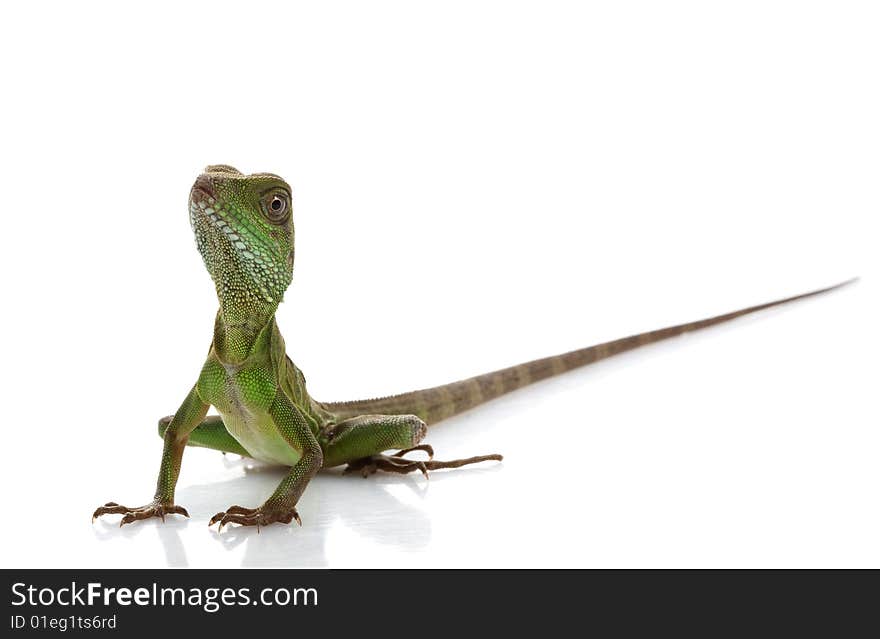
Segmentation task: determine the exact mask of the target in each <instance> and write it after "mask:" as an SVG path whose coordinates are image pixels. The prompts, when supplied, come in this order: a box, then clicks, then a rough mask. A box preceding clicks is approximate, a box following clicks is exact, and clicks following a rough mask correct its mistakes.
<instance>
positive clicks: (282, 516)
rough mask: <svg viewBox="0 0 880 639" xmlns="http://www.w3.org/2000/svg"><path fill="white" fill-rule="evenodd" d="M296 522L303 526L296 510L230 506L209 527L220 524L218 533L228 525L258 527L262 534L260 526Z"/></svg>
mask: <svg viewBox="0 0 880 639" xmlns="http://www.w3.org/2000/svg"><path fill="white" fill-rule="evenodd" d="M294 520H296V523H298V524H299V525H300V526H302V519H300V517H299V513H298V512H296V508H290V509H286V510H285V509H275V508H264V506H260V507H259V508H243V507H242V506H230V507H229V508H227V509H226V510H225V511H223V512H219V513H217V514H216V515H214V516H213V517H211V520H210V521H209V522H208V526H213V525H214V524H216V523H218V522H219V524H220V526H219V527H218V529H217V530H218V532H219V531H221V530H223V526H225V525H226V524H238V525H239V526H256V527H257V532H260V526H267V525H269V524H272V523H276V522H277V523H280V524H289V523H290V522H291V521H294Z"/></svg>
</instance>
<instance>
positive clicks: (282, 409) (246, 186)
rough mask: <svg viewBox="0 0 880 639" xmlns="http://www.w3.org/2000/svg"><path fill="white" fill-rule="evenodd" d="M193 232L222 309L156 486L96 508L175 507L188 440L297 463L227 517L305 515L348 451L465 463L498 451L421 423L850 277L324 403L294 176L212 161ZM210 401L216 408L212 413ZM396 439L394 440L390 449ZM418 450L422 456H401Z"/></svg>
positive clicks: (375, 462)
mask: <svg viewBox="0 0 880 639" xmlns="http://www.w3.org/2000/svg"><path fill="white" fill-rule="evenodd" d="M189 214H190V222H191V225H192V228H193V231H194V233H195V238H196V245H197V247H198V250H199V252H200V253H201V255H202V258H203V260H204V263H205V266H206V268H207V270H208V272H209V273H210V275H211V278H212V279H213V281H214V284H215V287H216V290H217V298H218V300H219V303H220V309H219V311H218V313H217V318H216V321H215V324H214V338H213V341H212V342H211V348H210V351H209V352H208V357H207V360H206V361H205V363H204V366H203V367H202V372H201V374H200V375H199V377H198V380H197V381H196V383H195V385H194V386H193V387H192V389H191V390H190V391H189V394H188V395H187V396H186V399H184V400H183V403H182V404H181V405H180V408H179V409H178V410H177V412H176V413H175V414H174V415H173V416H169V417H165V418H163V419H161V420H160V421H159V434H160V436H161V437H162V438H163V439H164V448H163V451H162V461H161V464H160V468H159V479H158V483H157V487H156V493H155V496H154V498H153V500H152V501H151V502H150V503H148V504H147V505H145V506H141V507H138V508H128V507H126V506H121V505H119V504H117V503H115V502H109V503H106V504H105V505H103V506H101V507H99V508H98V509H97V510H95V512H94V515H93V516H92V520H93V521H94V519H95V518H96V517H99V516H101V515H107V514H121V515H122V519H121V521H120V526H121V525H123V524H128V523H131V522H134V521H137V520H140V519H147V518H149V517H161V518H162V519H163V520H164V519H165V515H167V514H171V513H175V514H180V515H185V516H187V517H188V516H189V514H188V513H187V511H186V510H185V509H184V508H183V507H181V506H179V505H177V504H175V502H174V489H175V485H176V484H177V478H178V474H179V473H180V465H181V460H182V458H183V451H184V448H185V447H186V446H188V445H189V446H201V447H205V448H212V449H216V450H220V451H223V452H230V453H236V454H238V455H243V456H248V457H253V458H255V459H259V460H262V461H265V462H270V463H273V464H281V465H283V466H286V467H288V468H289V472H288V474H287V475H286V477H285V478H284V479H283V480H282V481H281V483H280V484H279V486H278V488H277V489H276V490H275V492H274V493H272V495H271V496H270V497H269V498H268V499H267V500H266V501H265V502H264V503H263V504H262V505H261V506H259V507H257V508H243V507H241V506H230V507H229V508H228V509H227V510H226V511H224V512H220V513H217V514H216V515H214V516H213V517H212V518H211V520H210V522H209V525H213V524H214V523H217V522H219V523H220V528H221V529H222V527H223V526H224V525H225V524H230V523H235V524H241V525H248V526H254V525H255V526H258V527H259V526H264V525H267V524H270V523H273V522H282V523H290V522H291V521H293V520H296V521H297V523H299V524H300V525H302V522H301V520H300V517H299V515H298V514H297V511H296V504H297V501H298V500H299V498H300V496H301V495H302V493H303V491H304V490H305V488H306V486H307V485H308V483H309V481H310V480H311V479H312V477H314V476H315V474H316V473H317V472H318V471H319V470H320V469H321V468H329V467H333V466H340V465H342V464H346V465H347V469H346V470H356V471H360V472H361V473H362V474H363V475H364V476H367V475H369V474H371V473H375V472H376V471H378V470H382V471H388V472H394V473H409V472H412V471H421V472H422V473H425V474H427V472H428V471H429V470H436V469H440V468H457V467H460V466H463V465H466V464H474V463H477V462H483V461H488V460H498V461H500V460H501V455H481V456H477V457H470V458H467V459H457V460H453V461H439V460H435V459H433V450H432V449H431V447H430V446H428V445H425V444H420V442H421V441H422V438H423V437H424V436H425V434H426V432H427V425H428V424H433V423H435V422H438V421H440V420H441V419H445V418H448V417H451V416H453V415H457V414H458V413H461V412H462V411H465V410H468V409H470V408H473V407H475V406H477V405H479V404H482V403H484V402H487V401H489V400H491V399H494V398H496V397H499V396H500V395H503V394H505V393H509V392H511V391H513V390H516V389H519V388H522V387H524V386H526V385H528V384H531V383H534V382H537V381H539V380H542V379H545V378H547V377H551V376H553V375H558V374H560V373H563V372H566V371H570V370H572V369H574V368H578V367H581V366H584V365H586V364H590V363H593V362H596V361H598V360H601V359H604V358H606V357H610V356H612V355H616V354H618V353H622V352H624V351H628V350H631V349H633V348H637V347H639V346H644V345H646V344H651V343H654V342H657V341H660V340H663V339H667V338H670V337H674V336H676V335H681V334H683V333H686V332H688V331H694V330H698V329H702V328H706V327H708V326H713V325H715V324H720V323H722V322H727V321H730V320H732V319H735V318H737V317H741V316H743V315H746V314H748V313H754V312H756V311H760V310H762V309H766V308H770V307H772V306H777V305H779V304H785V303H787V302H791V301H794V300H798V299H803V298H805V297H810V296H813V295H818V294H820V293H823V292H826V291H830V290H832V289H835V288H838V287H839V286H843V284H846V282H844V283H843V284H838V285H836V286H831V287H828V288H824V289H821V290H816V291H812V292H810V293H805V294H802V295H796V296H794V297H789V298H786V299H782V300H777V301H774V302H769V303H766V304H759V305H757V306H752V307H750V308H745V309H742V310H738V311H734V312H732V313H727V314H724V315H719V316H716V317H712V318H708V319H704V320H701V321H697V322H691V323H687V324H680V325H677V326H671V327H667V328H661V329H659V330H654V331H650V332H647V333H642V334H639V335H632V336H629V337H624V338H621V339H617V340H614V341H611V342H606V343H603V344H597V345H595V346H590V347H588V348H583V349H580V350H576V351H571V352H569V353H564V354H562V355H556V356H552V357H546V358H544V359H538V360H534V361H531V362H527V363H525V364H520V365H518V366H511V367H510V368H505V369H501V370H498V371H494V372H491V373H486V374H484V375H478V376H476V377H472V378H469V379H465V380H462V381H458V382H453V383H451V384H446V385H445V386H439V387H436V388H429V389H425V390H418V391H413V392H409V393H404V394H401V395H395V396H392V397H384V398H380V399H369V400H361V401H351V402H341V403H325V402H319V401H316V400H315V399H313V398H312V397H310V396H309V394H308V392H307V391H306V380H305V377H304V376H303V374H302V372H301V371H300V370H299V368H297V367H296V365H295V364H294V363H293V362H292V361H291V360H290V358H289V357H287V355H286V353H285V348H284V339H283V338H282V337H281V333H280V331H279V330H278V326H277V324H276V322H275V312H276V310H277V309H278V304H279V303H280V302H281V299H282V296H283V295H284V291H285V290H286V289H287V287H288V285H289V284H290V281H291V278H292V275H293V255H294V227H293V219H292V215H291V214H292V205H291V193H290V187H289V186H288V184H287V183H286V182H285V181H284V180H283V179H281V178H280V177H278V176H277V175H273V174H270V173H255V174H253V175H243V174H242V173H241V172H239V171H238V170H236V169H234V168H232V167H231V166H226V165H214V166H209V167H207V168H206V169H205V172H204V173H203V174H202V175H200V176H199V177H198V178H197V179H196V181H195V183H194V184H193V187H192V190H191V191H190V196H189ZM210 406H214V407H215V408H216V409H217V412H218V413H219V415H216V416H210V417H208V416H207V412H208V408H209V407H210ZM392 449H400V450H399V452H397V453H393V454H385V452H386V451H389V450H392ZM417 450H419V451H423V452H425V453H426V454H427V457H428V458H427V460H425V461H422V460H416V459H411V458H407V454H408V453H411V452H413V451H417Z"/></svg>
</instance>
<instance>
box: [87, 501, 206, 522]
mask: <svg viewBox="0 0 880 639" xmlns="http://www.w3.org/2000/svg"><path fill="white" fill-rule="evenodd" d="M171 514H174V515H183V516H184V517H189V513H188V512H186V508H184V507H183V506H175V505H174V504H166V503H162V502H160V501H153V502H151V503H149V504H147V505H146V506H141V507H140V508H129V507H128V506H120V505H119V504H117V503H116V502H115V501H108V502H107V503H106V504H104V505H103V506H100V507H99V508H97V509H96V510H95V512H94V513H92V522H94V521H95V519H97V518H98V517H100V516H101V515H122V519H121V520H120V521H119V526H120V527H122V526H124V525H125V524H130V523H132V522H133V521H138V520H140V519H149V518H150V517H159V518H160V519H162V521H165V515H171Z"/></svg>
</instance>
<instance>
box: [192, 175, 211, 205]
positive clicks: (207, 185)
mask: <svg viewBox="0 0 880 639" xmlns="http://www.w3.org/2000/svg"><path fill="white" fill-rule="evenodd" d="M190 194H191V197H193V198H194V199H195V198H197V197H198V196H201V197H200V198H198V199H208V198H211V199H214V183H213V181H212V180H211V178H210V177H208V176H207V175H204V174H202V175H200V176H199V177H198V178H197V179H196V181H195V184H193V187H192V191H191V192H190Z"/></svg>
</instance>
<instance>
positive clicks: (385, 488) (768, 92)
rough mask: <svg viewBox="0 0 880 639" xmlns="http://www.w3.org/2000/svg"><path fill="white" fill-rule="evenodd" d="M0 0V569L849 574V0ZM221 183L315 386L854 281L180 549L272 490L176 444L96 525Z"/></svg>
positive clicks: (162, 401)
mask: <svg viewBox="0 0 880 639" xmlns="http://www.w3.org/2000/svg"><path fill="white" fill-rule="evenodd" d="M169 6H170V5H169ZM2 13H3V15H2V16H0V54H2V59H3V60H5V64H4V73H3V75H4V95H5V97H4V100H3V104H2V106H0V109H2V116H3V117H2V118H0V127H2V140H3V142H2V147H3V151H2V156H0V161H2V166H0V170H2V175H3V200H2V201H3V210H4V214H5V215H4V223H3V229H4V233H3V250H2V251H0V260H2V272H3V278H4V279H3V282H4V285H3V289H4V300H5V301H4V304H3V312H2V314H0V322H2V334H3V335H4V336H5V341H4V344H3V361H4V364H5V365H4V366H3V368H2V371H0V374H2V376H3V379H2V387H3V389H4V409H5V410H4V420H3V421H4V429H3V432H4V436H3V448H4V452H5V455H4V463H3V464H2V473H3V482H4V484H3V485H4V506H5V509H4V510H5V514H4V519H5V521H6V525H5V532H4V534H3V536H2V541H0V561H2V565H3V566H77V567H93V566H105V565H106V566H117V567H121V566H165V565H172V566H333V567H342V566H850V567H856V566H873V567H880V550H878V544H877V539H880V510H878V509H877V507H876V504H877V489H878V485H880V481H878V480H880V470H878V468H880V467H878V462H877V459H878V455H877V452H878V444H880V433H878V417H877V401H876V400H877V362H878V361H880V352H878V351H880V349H878V339H877V330H878V328H877V327H878V326H880V322H878V319H880V317H878V275H880V273H878V269H877V262H876V254H877V248H876V247H877V238H878V228H877V211H878V197H880V196H878V193H880V189H878V188H877V185H878V180H877V176H878V170H880V155H878V153H877V149H878V148H880V124H878V123H880V119H878V118H877V114H878V113H880V95H878V85H877V83H876V81H875V80H876V77H877V60H878V59H880V45H878V42H880V41H878V39H877V37H876V34H877V33H878V26H880V25H878V20H877V17H878V16H877V9H876V5H872V4H871V3H864V4H857V3H848V4H846V5H845V6H840V5H833V6H832V4H831V3H828V4H827V5H824V7H823V5H820V4H817V3H800V2H791V3H772V2H770V3H768V2H756V3H736V4H730V5H728V7H727V8H726V9H715V8H710V5H706V4H705V3H699V2H694V3H662V6H661V4H658V3H643V4H639V3H635V4H633V3H612V4H610V5H606V6H605V7H603V8H582V7H580V6H579V5H577V4H572V5H556V6H555V7H553V8H548V7H547V3H544V2H541V3H534V4H532V5H527V6H522V5H517V6H516V7H513V6H509V5H508V3H503V4H497V5H486V4H475V3H472V2H468V3H462V4H454V3H442V4H439V5H434V8H432V9H426V8H418V7H417V6H414V5H413V3H398V4H381V5H377V4H376V3H368V5H367V4H366V3H364V4H355V3H353V4H346V5H338V4H334V3H321V4H320V5H314V4H313V5H311V6H308V7H302V6H299V5H291V4H289V3H283V4H282V3H279V4H278V5H272V6H269V5H261V4H260V3H253V2H252V3H248V4H247V8H245V5H242V4H241V3H235V4H223V3H204V4H197V3H186V4H180V3H178V4H176V5H174V8H173V11H172V10H171V9H166V10H159V9H155V10H150V11H142V10H140V9H137V8H135V7H134V6H127V5H119V4H118V3H107V4H105V5H104V6H102V7H101V8H93V9H87V8H85V7H84V6H82V5H81V4H78V5H75V6H74V5H73V4H70V3H57V4H54V5H53V6H52V8H51V9H50V8H45V7H43V6H42V5H40V6H39V7H38V6H37V5H21V4H19V5H9V6H7V7H5V8H4V9H3V10H2ZM49 18H51V19H49ZM220 162H222V163H231V164H234V165H236V166H238V167H239V168H241V169H242V170H245V171H274V172H278V173H280V174H282V175H284V176H286V177H287V178H288V180H289V181H290V182H291V183H292V184H293V185H294V188H295V190H296V208H295V216H296V224H297V240H298V246H297V266H296V273H295V277H294V285H293V287H292V288H291V290H290V291H289V294H288V296H287V300H286V303H285V304H283V306H282V308H281V310H280V312H279V322H280V325H281V327H282V330H283V331H284V333H285V336H286V339H287V343H288V348H289V351H290V354H291V355H292V357H293V358H294V359H295V360H296V361H297V363H298V364H299V365H300V366H301V367H302V368H303V369H304V370H305V372H306V374H307V376H308V378H309V384H310V390H311V391H312V393H313V394H314V395H315V396H317V397H320V398H326V399H347V398H353V397H360V396H368V395H376V394H382V393H388V392H396V391H403V390H409V389H410V388H414V387H424V386H429V385H433V384H436V383H442V382H446V381H449V380H452V379H456V378H461V377H465V376H469V375H472V374H475V373H479V372H483V371H485V370H490V369H493V368H497V367H500V366H504V365H508V364H512V363H515V362H518V361H522V360H526V359H531V358H534V357H538V356H542V355H545V354H549V353H554V352H559V351H564V350H568V349H571V348H575V347H579V346H583V345H586V344H590V343H594V342H597V341H602V340H606V339H610V338H614V337H618V336H621V335H624V334H629V333H633V332H637V331H642V330H648V329H653V328H656V327H659V326H662V325H666V324H671V323H675V322H679V321H686V320H691V319H697V318H700V317H703V316H706V315H711V314H715V313H719V312H723V311H726V310H731V309H734V308H737V307H741V306H745V305H750V304H753V303H757V302H762V301H766V300H768V299H772V298H775V297H779V296H784V295H788V294H792V293H797V292H801V291H804V290H807V289H810V288H813V287H817V286H822V285H826V284H830V283H832V282H834V281H837V280H841V279H845V278H847V277H850V276H851V275H855V274H858V275H862V277H863V281H862V283H860V284H859V285H858V286H856V287H852V288H850V289H847V290H845V291H841V292H839V293H837V294H834V295H832V296H828V297H823V298H821V299H816V300H813V301H809V302H805V303H802V304H799V305H796V306H792V307H789V308H786V309H783V310H779V311H773V312H769V313H765V314H763V315H761V316H759V317H753V318H750V319H747V320H743V321H739V322H736V323H735V324H732V325H728V326H726V327H723V328H719V329H714V330H711V331H709V332H706V333H703V334H701V335H698V336H691V337H687V338H684V339H678V340H674V341H672V342H669V343H666V344H663V345H659V346H655V347H650V348H647V349H644V350H642V351H640V352H637V353H633V354H628V355H625V356H621V357H619V358H616V359H614V360H612V361H607V362H605V363H602V364H600V365H597V366H594V367H591V368H588V369H585V370H582V371H579V372H576V373H573V374H569V375H567V376H564V377H562V378H558V379H555V380H551V381H549V382H545V383H543V384H541V385H539V386H536V387H533V388H532V389H529V390H527V391H523V392H520V393H517V394H515V395H512V396H509V397H507V398H505V399H502V400H500V401H498V402H495V403H494V404H492V405H490V406H487V407H484V408H483V409H479V410H476V411H473V412H472V413H470V414H467V415H465V416H462V417H460V418H458V419H455V420H451V421H449V422H448V423H446V424H443V425H441V426H439V427H437V428H436V429H435V430H434V431H432V432H431V433H429V438H428V441H429V442H430V443H432V444H433V445H434V446H435V448H436V449H437V451H438V455H439V456H441V457H447V458H448V457H455V456H461V455H469V454H477V453H486V452H494V451H498V452H503V453H504V454H505V455H506V459H505V461H504V462H503V463H502V464H486V465H484V466H482V467H479V468H468V469H462V470H460V471H452V472H438V473H435V475H434V476H433V477H432V478H431V480H430V481H429V482H426V481H424V480H423V479H422V478H421V477H416V476H412V477H397V476H385V477H374V478H371V479H369V480H363V479H361V478H359V477H341V476H339V475H337V474H328V475H324V476H320V477H318V478H317V479H316V480H315V481H314V482H313V483H312V484H311V485H310V486H309V488H308V490H307V492H306V493H305V495H304V497H303V499H302V500H301V503H300V507H299V509H300V513H301V514H302V518H303V521H304V524H305V525H304V527H303V528H302V529H300V528H298V527H295V526H294V527H282V526H273V527H271V528H269V529H264V530H263V531H262V533H261V534H257V532H256V531H255V530H250V529H236V528H232V529H227V530H225V531H224V532H223V533H222V534H217V533H216V532H215V531H211V530H209V529H208V528H207V526H206V522H207V519H208V518H209V517H210V516H211V515H212V514H214V513H215V512H217V511H218V510H221V509H223V508H225V507H226V506H228V505H230V504H232V503H239V504H243V505H256V504H258V503H259V502H260V501H261V500H262V499H263V498H265V496H266V495H268V494H269V492H270V491H271V490H272V488H273V487H274V485H275V483H276V482H277V481H278V480H279V478H280V476H281V475H280V472H279V471H278V470H275V469H265V468H262V467H255V468H253V469H250V466H249V465H248V464H243V463H241V462H239V461H236V460H235V459H233V458H232V457H230V458H228V459H224V458H223V457H222V456H221V455H220V454H218V453H213V452H210V451H203V450H193V451H188V452H187V454H186V456H185V458H184V467H183V473H182V476H181V480H180V483H179V486H178V492H177V495H178V502H179V503H180V504H182V505H185V506H186V507H187V508H189V510H190V513H191V514H192V515H193V517H192V519H191V520H189V521H180V520H178V519H176V518H172V519H169V521H168V522H167V523H165V524H164V525H163V524H161V523H159V522H156V521H150V522H145V523H139V524H136V525H134V526H128V527H125V528H123V529H121V530H120V529H119V528H117V527H116V526H115V521H114V520H112V519H110V520H107V521H99V522H97V523H95V524H94V525H92V524H91V523H90V522H89V515H90V513H91V511H92V510H93V509H94V508H95V507H96V506H97V505H99V504H100V503H103V502H104V501H107V500H110V499H112V500H115V501H118V502H121V503H124V504H130V505H139V504H141V503H144V502H146V501H147V500H149V498H150V497H151V495H152V491H153V486H154V480H155V472H156V469H157V467H158V462H159V454H160V450H161V444H160V440H159V438H158V437H157V436H156V433H155V422H156V419H157V418H158V417H159V416H161V415H165V414H167V413H170V412H173V411H174V410H175V409H176V407H177V405H178V403H179V402H180V400H181V399H182V398H183V397H184V395H185V394H186V392H187V390H188V388H189V387H190V385H191V384H192V382H193V381H194V379H195V377H196V375H197V374H198V371H199V369H200V367H201V363H202V361H203V358H204V355H205V351H206V349H207V346H208V342H209V339H210V331H211V326H212V322H213V314H214V305H215V300H214V297H213V289H212V286H211V284H210V281H209V279H208V277H207V275H206V274H205V272H204V269H203V268H202V265H201V262H200V259H199V257H198V255H197V253H196V251H195V250H194V248H193V241H192V238H191V235H190V231H189V228H188V223H187V215H186V206H185V201H186V195H187V192H188V189H189V186H190V183H191V181H192V179H193V178H194V177H195V176H196V174H197V173H198V171H199V170H200V169H201V168H202V167H203V166H204V165H206V164H209V163H220Z"/></svg>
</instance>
